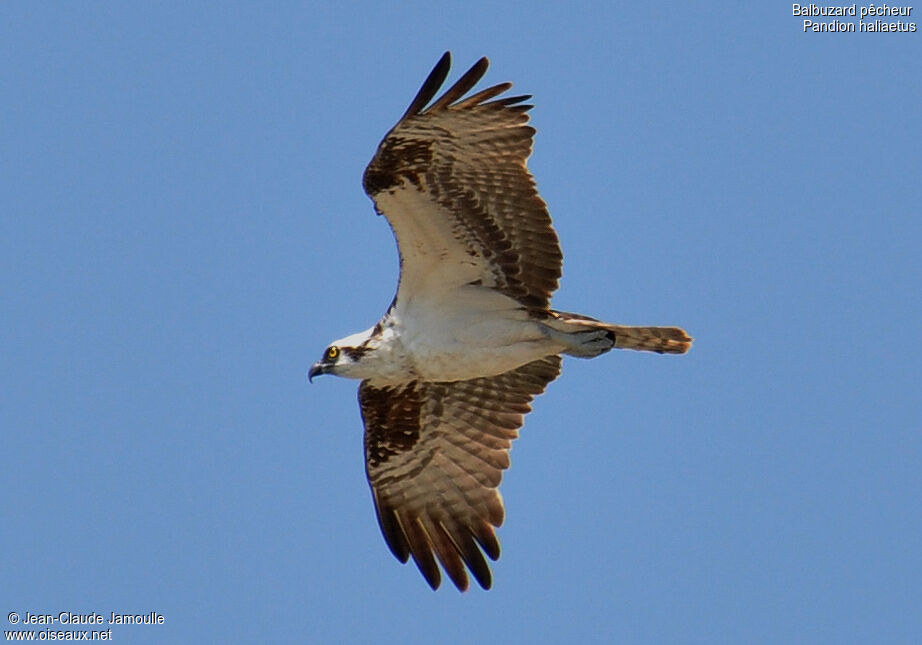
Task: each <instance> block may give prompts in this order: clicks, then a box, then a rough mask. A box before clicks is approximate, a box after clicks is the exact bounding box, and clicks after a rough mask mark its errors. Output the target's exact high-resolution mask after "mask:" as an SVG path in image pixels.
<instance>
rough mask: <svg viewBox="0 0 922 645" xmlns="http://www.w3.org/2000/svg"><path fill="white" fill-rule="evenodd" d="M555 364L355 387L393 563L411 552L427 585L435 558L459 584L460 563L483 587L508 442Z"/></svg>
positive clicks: (556, 369)
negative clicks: (493, 373)
mask: <svg viewBox="0 0 922 645" xmlns="http://www.w3.org/2000/svg"><path fill="white" fill-rule="evenodd" d="M559 373H560V357H559V356H551V357H548V358H543V359H541V360H537V361H534V362H532V363H528V364H526V365H523V366H522V367H519V368H517V369H515V370H512V371H510V372H506V373H505V374H500V375H499V376H492V377H487V378H478V379H473V380H469V381H455V382H435V383H433V382H418V381H414V382H411V383H408V384H402V385H397V386H393V387H375V386H373V385H370V384H369V382H368V381H364V382H363V383H362V385H361V387H360V388H359V404H360V406H361V409H362V419H363V420H364V423H365V458H366V470H367V473H368V480H369V482H370V484H371V490H372V495H373V497H374V502H375V509H376V511H377V514H378V522H379V523H380V525H381V531H382V532H383V534H384V537H385V539H386V540H387V544H388V546H389V547H390V549H391V551H392V552H393V553H394V555H395V556H397V558H398V559H399V560H400V561H401V562H406V561H407V559H408V558H409V557H410V556H411V555H412V556H413V559H414V561H415V562H416V565H417V566H418V567H419V570H420V571H421V572H422V574H423V576H424V577H425V578H426V580H427V581H428V582H429V584H430V586H432V588H433V589H436V588H438V586H439V584H441V574H440V573H439V567H438V565H437V564H436V558H438V561H439V562H441V563H442V567H443V568H444V569H445V572H446V573H447V574H448V576H449V577H450V578H451V580H452V581H453V582H454V583H455V585H456V586H457V587H458V588H459V589H461V590H462V591H463V590H465V589H467V586H468V577H467V572H466V570H465V565H467V568H468V569H470V571H471V573H472V574H473V575H474V577H475V578H476V579H477V582H478V583H480V586H482V587H483V588H484V589H489V588H490V585H491V576H490V569H489V567H488V566H487V562H486V560H485V559H484V557H483V554H482V553H481V551H480V549H482V550H483V552H484V553H486V554H487V555H488V556H489V557H490V558H491V559H493V560H496V559H497V558H498V557H499V542H498V541H497V539H496V535H495V533H494V531H493V527H496V526H499V525H500V524H502V522H503V514H504V512H503V503H502V498H501V497H500V494H499V491H498V490H497V487H498V486H499V483H500V479H501V478H502V471H503V469H505V468H508V467H509V447H510V445H511V443H512V440H513V439H515V438H516V437H517V436H518V428H520V427H521V425H522V422H523V419H524V416H525V414H526V413H528V412H529V411H530V410H531V406H530V405H529V404H530V402H531V400H532V399H533V398H534V397H535V396H536V395H538V394H540V393H541V392H543V391H544V389H545V388H546V387H547V384H548V383H550V382H551V381H553V380H554V379H555V378H556V377H557V375H558V374H559ZM478 545H479V547H480V548H478Z"/></svg>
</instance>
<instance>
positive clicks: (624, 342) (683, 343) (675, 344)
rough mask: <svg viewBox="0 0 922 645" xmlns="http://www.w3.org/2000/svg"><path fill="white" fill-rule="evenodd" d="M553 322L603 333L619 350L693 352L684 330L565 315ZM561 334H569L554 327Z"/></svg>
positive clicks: (556, 314) (554, 313)
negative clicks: (613, 322) (607, 333)
mask: <svg viewBox="0 0 922 645" xmlns="http://www.w3.org/2000/svg"><path fill="white" fill-rule="evenodd" d="M550 313H551V315H552V316H553V319H555V320H557V321H560V322H561V323H564V327H566V328H569V330H570V331H576V330H574V327H575V328H576V329H577V330H579V331H585V330H602V331H607V332H610V333H611V341H612V343H613V346H614V347H617V348H619V349H637V350H645V351H649V352H656V353H658V354H684V353H685V352H687V351H688V350H689V349H691V346H692V341H693V339H692V338H691V336H689V335H688V334H687V333H685V330H684V329H681V328H680V327H638V326H629V325H613V324H610V323H604V322H601V321H599V320H596V319H594V318H590V317H588V316H582V315H580V314H571V313H566V312H563V311H552V312H550ZM554 327H555V328H556V329H557V330H558V331H565V329H563V328H561V326H558V325H554Z"/></svg>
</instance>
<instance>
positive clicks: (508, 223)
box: [363, 53, 562, 307]
mask: <svg viewBox="0 0 922 645" xmlns="http://www.w3.org/2000/svg"><path fill="white" fill-rule="evenodd" d="M450 65H451V57H450V55H449V54H448V53H446V54H445V55H444V56H442V58H441V60H439V62H438V64H436V66H435V68H434V69H433V70H432V72H431V73H430V74H429V77H428V78H427V79H426V82H425V83H424V84H423V86H422V88H421V89H420V90H419V93H418V94H417V95H416V98H415V99H413V102H412V103H411V104H410V107H409V108H408V109H407V111H406V113H405V114H404V115H403V117H402V118H401V119H400V121H399V122H398V123H397V125H395V126H394V127H393V128H392V129H391V131H390V132H389V133H388V134H387V136H386V137H385V138H384V140H383V141H382V142H381V144H380V145H379V146H378V151H377V153H376V154H375V156H374V158H373V159H372V160H371V163H370V164H369V165H368V167H367V168H366V169H365V175H364V180H363V184H364V187H365V192H367V193H368V195H369V196H370V197H371V198H372V199H373V200H374V202H375V208H376V209H377V211H378V212H379V213H381V214H383V215H384V216H385V217H386V218H387V220H388V222H389V223H390V225H391V228H392V229H393V231H394V236H395V237H396V238H397V246H398V250H399V252H400V266H401V273H400V285H399V287H398V290H397V296H396V300H395V302H396V304H397V306H398V307H399V306H400V305H401V303H402V302H404V301H405V300H406V299H408V298H409V297H412V296H415V295H417V294H421V293H425V292H427V291H428V292H437V293H444V292H445V291H450V290H451V288H453V287H459V286H462V285H465V284H471V283H474V284H480V285H483V286H486V287H493V288H495V289H496V290H498V291H500V292H501V293H504V294H506V295H508V296H510V297H512V298H513V299H515V300H516V301H518V302H520V303H521V304H522V305H524V306H527V307H546V306H547V305H548V302H549V299H550V295H551V293H552V292H553V291H554V290H555V289H556V288H557V281H558V279H559V278H560V271H561V263H562V255H561V252H560V245H559V244H558V241H557V235H556V233H555V232H554V229H553V227H552V225H551V218H550V215H549V214H548V211H547V206H546V205H545V203H544V201H543V200H542V199H541V198H540V197H539V196H538V192H537V190H536V188H535V182H534V179H533V178H532V176H531V174H530V173H529V172H528V169H527V168H526V165H525V162H526V159H527V158H528V156H529V155H530V154H531V148H532V137H533V135H534V133H535V130H534V128H532V127H531V126H529V125H528V115H527V114H526V111H527V110H529V109H530V108H531V107H532V106H530V105H523V104H522V101H524V100H526V99H528V98H530V97H528V96H514V97H508V98H495V97H497V96H498V95H500V94H502V93H503V92H505V91H506V90H508V89H509V88H510V87H512V85H511V83H502V84H500V85H495V86H493V87H490V88H488V89H485V90H483V91H481V92H478V93H476V94H474V95H472V96H469V97H467V98H464V95H465V94H466V93H467V92H468V91H469V90H470V89H471V88H473V87H474V85H475V84H476V83H477V81H479V80H480V78H481V77H482V76H483V75H484V73H485V72H486V71H487V66H488V65H489V63H488V61H487V59H486V58H481V59H480V60H479V61H477V63H476V64H475V65H474V66H473V67H471V69H470V70H468V72H467V73H466V74H464V76H462V77H461V79H459V80H458V81H457V82H456V83H455V84H454V85H453V86H452V87H451V88H450V89H449V90H448V91H446V92H445V93H444V94H443V95H442V96H441V97H439V98H438V99H437V100H436V101H435V102H434V103H432V105H429V107H426V106H427V105H428V104H429V102H430V101H431V100H432V99H433V97H434V96H435V95H436V93H437V92H438V90H439V88H440V87H441V85H442V83H443V82H444V81H445V78H446V76H447V75H448V68H449V67H450Z"/></svg>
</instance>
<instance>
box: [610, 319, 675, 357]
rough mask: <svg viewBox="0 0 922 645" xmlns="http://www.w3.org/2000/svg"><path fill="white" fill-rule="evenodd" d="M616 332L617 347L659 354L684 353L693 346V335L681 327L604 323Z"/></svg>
mask: <svg viewBox="0 0 922 645" xmlns="http://www.w3.org/2000/svg"><path fill="white" fill-rule="evenodd" d="M602 326H603V327H604V328H605V329H609V330H611V331H612V332H614V334H615V347H617V348H619V349H644V350H647V351H650V352H656V353H658V354H684V353H685V352H687V351H688V350H689V349H691V346H692V339H691V337H690V336H689V335H688V334H686V333H685V330H684V329H681V328H680V327H628V326H625V325H604V324H603V325H602Z"/></svg>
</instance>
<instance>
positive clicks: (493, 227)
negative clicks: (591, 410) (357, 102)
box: [308, 52, 692, 591]
mask: <svg viewBox="0 0 922 645" xmlns="http://www.w3.org/2000/svg"><path fill="white" fill-rule="evenodd" d="M450 65H451V57H450V54H449V53H447V52H446V53H445V54H444V55H443V56H442V58H441V59H440V60H439V62H438V63H437V64H436V65H435V67H434V68H433V70H432V72H430V74H429V76H428V78H426V81H425V82H424V83H423V85H422V88H420V90H419V92H418V93H417V94H416V97H415V98H414V99H413V101H412V102H411V103H410V107H409V108H407V111H406V112H405V113H404V115H403V116H402V117H401V118H400V120H399V121H398V122H397V124H396V125H395V126H394V127H393V128H392V129H391V130H390V132H388V133H387V136H385V137H384V139H383V140H382V141H381V143H380V145H379V146H378V149H377V152H376V153H375V155H374V158H372V160H371V162H370V163H369V164H368V167H367V168H366V169H365V174H364V177H363V186H364V188H365V192H366V193H368V195H369V197H371V199H372V201H373V202H374V206H375V210H376V211H377V213H378V214H379V215H384V217H385V218H386V219H387V221H388V223H389V224H390V226H391V229H392V230H393V233H394V236H395V238H396V240H397V249H398V253H399V257H400V278H399V282H398V286H397V293H396V295H395V296H394V299H393V301H392V303H391V305H390V307H389V308H388V310H387V312H386V313H385V314H384V316H383V317H382V318H381V320H379V321H378V322H377V323H376V324H375V325H374V326H373V327H372V328H370V329H368V330H366V331H363V332H360V333H357V334H353V335H351V336H347V337H345V338H343V339H341V340H337V341H335V342H333V343H332V344H330V345H329V346H328V347H327V348H326V350H325V351H324V353H323V357H322V358H321V360H320V361H318V362H317V363H314V364H313V365H312V366H311V368H310V371H309V373H308V376H309V378H310V379H311V380H313V378H314V377H315V376H318V375H320V374H335V375H337V376H343V377H346V378H354V379H361V381H362V382H361V384H360V385H359V391H358V399H359V406H360V408H361V413H362V420H363V422H364V425H365V468H366V473H367V475H368V481H369V483H370V485H371V492H372V497H373V500H374V506H375V511H376V512H377V516H378V523H379V524H380V526H381V531H382V533H383V534H384V539H385V540H386V541H387V544H388V546H389V547H390V550H391V551H392V552H393V554H394V555H395V556H396V557H397V559H398V560H400V561H401V562H406V561H407V560H408V559H409V558H410V557H411V556H412V557H413V560H414V561H415V562H416V565H417V567H419V570H420V571H421V572H422V574H423V576H424V577H425V579H426V581H427V582H428V583H429V585H430V586H431V587H432V588H433V589H437V588H438V587H439V585H440V583H441V578H442V577H441V573H440V571H439V566H438V564H437V561H438V562H440V563H441V565H442V568H443V569H444V570H445V573H447V575H448V577H449V578H451V580H452V582H453V583H454V584H455V586H457V587H458V589H459V590H461V591H464V590H466V589H467V587H468V573H467V572H468V570H469V571H470V573H471V574H472V575H473V576H474V578H475V579H476V580H477V582H478V583H479V584H480V586H481V587H483V588H484V589H489V588H490V586H491V584H492V578H491V574H490V569H489V566H488V565H487V561H486V559H485V558H484V554H485V555H486V556H487V557H489V558H490V559H491V560H496V559H497V558H498V557H499V551H500V549H499V542H498V541H497V538H496V534H495V532H494V528H495V527H498V526H500V525H501V524H502V522H503V516H504V508H503V502H502V498H501V497H500V494H499V490H498V486H499V483H500V479H501V478H502V472H503V470H504V469H505V468H508V467H509V449H510V446H511V443H512V440H513V439H515V438H516V437H517V436H518V429H519V428H520V427H521V426H522V422H523V419H524V416H525V414H527V413H528V412H529V411H530V410H531V406H530V403H531V401H532V399H533V398H534V397H535V396H537V395H539V394H541V393H542V392H543V391H544V389H545V388H546V387H547V385H548V384H549V383H550V382H551V381H553V380H554V379H555V378H557V376H558V375H559V374H560V364H561V355H562V354H566V355H568V356H576V357H579V358H593V357H595V356H598V355H600V354H604V353H605V352H607V351H609V350H611V349H613V348H623V349H638V350H648V351H652V352H658V353H661V354H662V353H668V354H682V353H685V352H687V351H688V350H689V348H690V347H691V343H692V339H691V338H690V337H689V336H688V334H686V333H685V331H683V330H682V329H680V328H678V327H632V326H624V325H615V324H609V323H604V322H600V321H598V320H596V319H594V318H590V317H588V316H582V315H579V314H573V313H566V312H563V311H557V310H555V309H552V308H551V307H550V300H551V294H552V293H553V292H554V291H555V290H556V289H557V285H558V281H559V279H560V275H561V264H562V259H563V255H562V253H561V251H560V245H559V243H558V241H557V234H556V233H555V232H554V228H553V226H552V225H551V218H550V214H549V213H548V209H547V205H546V204H545V203H544V201H543V200H542V199H541V197H539V196H538V192H537V190H536V188H535V182H534V179H533V178H532V175H531V173H530V172H529V171H528V169H527V167H526V160H527V158H528V156H529V155H530V154H531V149H532V138H533V136H534V134H535V130H534V128H532V127H531V126H529V125H528V115H527V111H528V110H529V109H531V107H532V106H531V105H527V104H525V103H524V101H526V100H528V99H530V98H531V97H530V96H510V97H505V98H501V97H500V96H501V95H502V94H503V93H505V92H506V91H507V90H509V88H511V87H512V84H511V83H501V84H499V85H494V86H492V87H489V88H487V89H484V90H481V91H479V92H477V93H475V94H472V95H470V96H467V94H468V92H469V91H470V90H471V89H472V88H473V87H474V85H475V84H476V83H477V82H478V81H479V80H480V79H481V78H482V77H483V75H484V74H485V73H486V70H487V66H488V65H489V62H488V61H487V59H486V58H481V59H480V60H478V61H477V62H476V63H475V64H474V66H473V67H471V68H470V69H469V70H468V71H467V72H466V73H465V74H464V75H463V76H462V77H461V78H460V79H459V80H458V81H457V82H456V83H455V84H454V85H452V86H451V87H450V88H449V89H448V90H447V91H446V92H445V93H444V94H442V95H441V96H440V97H438V98H437V99H435V100H434V101H433V99H434V98H435V96H436V94H437V93H438V91H439V89H440V88H441V86H442V84H443V83H444V82H445V79H446V77H447V76H448V70H449V67H450Z"/></svg>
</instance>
